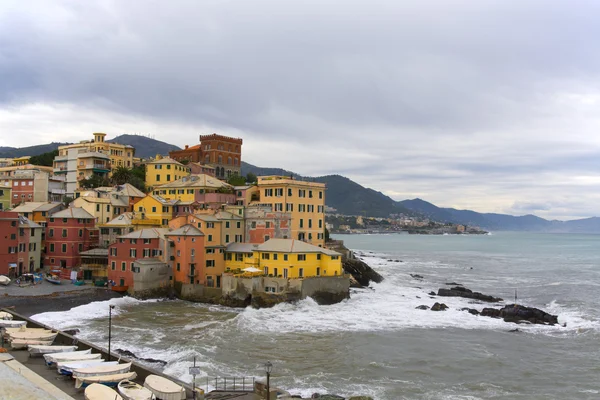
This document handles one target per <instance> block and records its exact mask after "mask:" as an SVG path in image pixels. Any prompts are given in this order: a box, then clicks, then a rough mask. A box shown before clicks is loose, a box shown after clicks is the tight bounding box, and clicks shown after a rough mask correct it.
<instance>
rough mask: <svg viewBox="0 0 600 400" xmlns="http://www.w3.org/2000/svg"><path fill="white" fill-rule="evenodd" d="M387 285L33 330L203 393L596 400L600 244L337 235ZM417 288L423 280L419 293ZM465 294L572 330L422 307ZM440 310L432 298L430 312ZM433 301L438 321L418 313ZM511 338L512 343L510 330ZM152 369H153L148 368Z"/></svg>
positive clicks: (83, 316)
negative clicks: (264, 382)
mask: <svg viewBox="0 0 600 400" xmlns="http://www.w3.org/2000/svg"><path fill="white" fill-rule="evenodd" d="M336 238H337V239H342V240H344V241H345V243H346V245H347V246H348V247H349V248H352V249H354V250H356V252H357V254H358V255H359V257H361V258H362V259H363V260H364V261H365V262H367V263H368V264H369V265H371V266H372V267H373V268H374V269H376V270H377V271H378V272H379V273H381V275H383V276H384V278H385V280H384V281H383V282H382V283H380V284H373V285H372V286H371V288H369V289H360V290H353V291H352V293H351V298H350V299H349V300H347V301H344V302H342V303H339V304H335V305H331V306H319V305H317V304H316V303H315V302H314V301H312V300H311V299H307V300H304V301H300V302H298V303H297V304H280V305H278V306H276V307H274V308H270V309H260V310H256V309H252V308H247V309H230V308H226V307H220V306H211V305H205V304H194V303H188V302H184V301H155V300H154V301H138V300H135V299H132V298H127V297H126V298H120V299H113V300H110V301H106V302H95V303H90V304H87V305H84V306H80V307H76V308H73V309H71V310H70V311H67V312H48V313H43V314H38V315H36V316H34V317H33V318H34V319H36V320H38V321H41V322H43V323H46V324H48V325H51V326H54V327H56V328H64V329H66V328H79V329H80V330H81V333H80V334H79V336H80V337H81V338H84V339H86V340H90V341H92V342H94V343H96V344H98V345H100V346H104V347H106V346H107V337H108V305H109V304H114V305H115V306H116V308H115V309H114V311H113V317H112V321H113V322H112V324H113V325H112V343H111V347H112V348H113V349H117V348H121V349H127V350H130V351H133V352H134V353H135V354H137V355H138V356H141V357H145V358H154V359H161V360H164V361H166V362H167V364H166V366H165V367H164V372H165V373H167V374H170V375H172V376H175V377H177V378H180V379H182V380H184V381H191V379H192V377H191V376H190V375H188V367H189V366H191V365H192V359H193V357H194V356H196V358H197V365H199V366H200V367H201V369H202V376H201V377H198V378H197V382H198V384H200V385H204V386H206V387H207V388H208V389H210V388H211V379H208V380H207V378H211V377H217V376H218V377H234V376H236V377H241V376H246V377H248V376H250V377H257V378H261V377H263V376H264V372H263V367H262V365H263V364H264V363H265V362H266V361H267V360H270V361H271V362H272V363H273V364H274V368H273V374H272V380H271V382H272V384H273V385H275V386H278V387H281V388H284V389H286V390H288V391H291V392H292V393H296V394H302V395H304V396H306V397H309V396H310V395H311V394H312V393H314V392H319V393H337V394H340V395H343V396H348V397H349V396H351V395H359V394H362V395H370V396H372V397H373V398H375V399H382V400H395V399H597V398H598V397H599V396H600V383H599V381H600V379H599V372H600V364H599V360H600V357H599V355H600V354H599V352H600V350H599V348H598V344H599V343H600V340H599V339H600V311H598V310H599V307H600V299H599V297H598V293H599V291H598V289H599V287H600V279H599V275H600V236H597V235H560V234H524V233H495V234H493V235H464V236H456V235H445V236H417V235H414V236H413V235H397V234H393V235H338V236H336ZM411 274H418V275H421V276H423V279H415V278H413V277H412V276H411ZM453 282H456V283H460V284H462V285H465V286H466V287H468V288H470V289H472V290H474V291H479V292H482V293H484V294H488V295H492V296H496V297H502V298H504V299H505V301H504V302H503V303H501V304H498V305H496V306H498V307H500V306H503V305H505V304H512V303H513V302H514V296H515V290H516V291H517V296H518V303H519V304H524V305H527V306H532V307H537V308H541V309H543V310H545V311H547V312H549V313H552V314H557V315H558V316H559V321H560V323H561V324H566V326H562V325H560V326H559V325H556V326H541V325H516V324H512V323H506V322H504V321H503V320H500V319H492V318H488V317H481V316H474V315H471V314H469V313H467V312H465V311H460V309H461V308H463V307H469V308H477V309H479V310H481V308H483V307H487V306H489V305H488V304H482V303H478V302H473V300H470V299H463V298H449V297H437V296H430V295H429V292H431V291H433V292H437V289H438V288H441V287H450V286H449V285H447V283H453ZM431 297H434V298H431ZM436 301H440V302H443V303H445V304H446V305H448V306H449V309H448V310H446V311H441V312H434V311H430V310H419V309H416V307H417V306H419V305H427V306H431V305H433V303H434V302H436ZM516 328H518V331H517V332H514V330H515V329H516ZM153 367H160V366H159V365H153Z"/></svg>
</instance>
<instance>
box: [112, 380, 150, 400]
mask: <svg viewBox="0 0 600 400" xmlns="http://www.w3.org/2000/svg"><path fill="white" fill-rule="evenodd" d="M117 390H118V391H119V394H120V395H121V396H123V398H124V399H125V400H154V399H156V396H154V394H152V392H151V391H150V390H149V389H146V388H145V387H143V386H142V385H140V384H138V383H135V382H132V381H129V380H127V379H125V380H122V381H121V382H119V384H118V385H117Z"/></svg>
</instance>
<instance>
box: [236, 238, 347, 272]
mask: <svg viewBox="0 0 600 400" xmlns="http://www.w3.org/2000/svg"><path fill="white" fill-rule="evenodd" d="M251 253H252V254H251ZM225 260H226V261H225V264H226V268H229V269H230V270H232V271H234V270H238V269H239V270H243V269H244V268H248V267H254V268H257V269H259V270H261V272H262V273H263V274H264V275H268V276H273V277H279V278H285V279H292V278H310V277H316V276H338V275H342V274H343V269H342V257H341V254H340V253H337V252H335V251H333V250H329V249H325V248H322V247H318V246H314V245H311V244H309V243H306V242H303V241H300V240H294V239H271V240H269V241H267V242H265V243H263V244H259V245H252V244H247V243H245V244H237V243H236V244H230V245H229V246H227V250H226V253H225Z"/></svg>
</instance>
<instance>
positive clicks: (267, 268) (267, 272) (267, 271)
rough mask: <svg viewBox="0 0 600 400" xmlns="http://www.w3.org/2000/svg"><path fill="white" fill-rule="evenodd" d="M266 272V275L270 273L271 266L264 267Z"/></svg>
mask: <svg viewBox="0 0 600 400" xmlns="http://www.w3.org/2000/svg"><path fill="white" fill-rule="evenodd" d="M264 273H265V275H269V267H265V268H264Z"/></svg>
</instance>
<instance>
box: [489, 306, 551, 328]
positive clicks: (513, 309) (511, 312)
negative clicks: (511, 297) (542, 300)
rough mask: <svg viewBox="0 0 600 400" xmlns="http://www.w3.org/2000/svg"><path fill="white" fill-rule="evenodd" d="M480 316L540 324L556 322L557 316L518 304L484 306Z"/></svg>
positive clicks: (518, 322)
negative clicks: (498, 307) (497, 306)
mask: <svg viewBox="0 0 600 400" xmlns="http://www.w3.org/2000/svg"><path fill="white" fill-rule="evenodd" d="M481 316H484V317H492V318H502V319H504V321H506V322H514V323H517V324H520V323H530V324H541V325H555V324H558V316H557V315H551V314H548V313H547V312H545V311H542V310H540V309H538V308H534V307H525V306H521V305H518V304H513V305H508V306H504V307H503V308H500V309H496V308H484V309H483V310H481Z"/></svg>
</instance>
